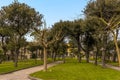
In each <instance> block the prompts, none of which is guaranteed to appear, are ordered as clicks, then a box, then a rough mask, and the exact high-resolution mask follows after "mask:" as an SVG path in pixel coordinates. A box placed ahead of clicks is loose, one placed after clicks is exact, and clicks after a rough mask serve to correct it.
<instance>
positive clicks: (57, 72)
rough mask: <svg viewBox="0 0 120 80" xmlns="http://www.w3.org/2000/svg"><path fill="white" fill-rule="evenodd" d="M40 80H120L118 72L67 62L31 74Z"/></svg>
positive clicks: (87, 64) (119, 72)
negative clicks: (45, 70)
mask: <svg viewBox="0 0 120 80" xmlns="http://www.w3.org/2000/svg"><path fill="white" fill-rule="evenodd" d="M31 76H33V77H37V78H41V79H42V80H120V71H116V70H113V69H109V68H106V69H105V68H102V67H101V66H95V65H93V64H91V63H85V62H83V63H77V62H75V60H74V62H67V63H65V64H59V65H57V66H54V67H52V68H49V69H48V71H47V72H44V71H40V72H36V73H33V74H31Z"/></svg>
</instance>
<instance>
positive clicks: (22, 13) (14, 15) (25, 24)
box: [0, 1, 42, 67]
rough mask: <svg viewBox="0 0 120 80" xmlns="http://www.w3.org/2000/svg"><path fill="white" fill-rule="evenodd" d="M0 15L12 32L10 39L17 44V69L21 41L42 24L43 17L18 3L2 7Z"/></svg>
mask: <svg viewBox="0 0 120 80" xmlns="http://www.w3.org/2000/svg"><path fill="white" fill-rule="evenodd" d="M0 14H1V15H2V18H3V19H2V20H3V22H4V23H5V25H6V26H7V27H9V30H10V31H12V32H11V35H10V37H11V38H12V39H14V40H12V41H13V42H14V44H15V45H14V55H15V67H17V63H18V55H19V49H20V48H21V46H20V44H19V41H20V40H21V39H23V37H24V35H26V34H27V33H28V32H29V31H30V30H32V29H33V28H35V27H37V26H40V25H41V24H42V21H41V19H42V15H41V14H39V13H38V12H36V11H35V9H34V8H31V7H30V6H28V5H26V4H24V3H19V2H17V1H15V2H13V3H12V4H10V5H8V6H4V7H2V9H1V11H0Z"/></svg>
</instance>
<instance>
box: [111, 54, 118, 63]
mask: <svg viewBox="0 0 120 80" xmlns="http://www.w3.org/2000/svg"><path fill="white" fill-rule="evenodd" d="M116 58H117V54H116V53H114V54H113V60H112V61H113V62H116Z"/></svg>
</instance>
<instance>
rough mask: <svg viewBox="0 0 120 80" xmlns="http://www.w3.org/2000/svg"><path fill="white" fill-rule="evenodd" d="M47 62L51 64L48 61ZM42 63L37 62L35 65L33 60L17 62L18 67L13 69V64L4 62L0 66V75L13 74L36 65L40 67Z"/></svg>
mask: <svg viewBox="0 0 120 80" xmlns="http://www.w3.org/2000/svg"><path fill="white" fill-rule="evenodd" d="M49 62H52V61H51V60H49ZM42 64H43V61H40V60H37V62H36V63H35V60H25V61H19V62H18V67H14V63H13V62H4V63H2V64H0V74H4V73H8V72H13V71H16V70H21V69H24V68H29V67H34V66H38V65H42Z"/></svg>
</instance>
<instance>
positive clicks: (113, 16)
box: [84, 0, 120, 65]
mask: <svg viewBox="0 0 120 80" xmlns="http://www.w3.org/2000/svg"><path fill="white" fill-rule="evenodd" d="M113 4H114V5H113ZM119 4H120V1H119V0H92V1H90V2H89V3H88V5H87V6H86V9H85V11H84V13H85V14H86V15H87V16H96V17H98V18H99V20H101V21H103V22H104V24H105V25H106V27H105V28H104V30H105V31H106V33H107V32H109V31H110V32H111V33H112V34H113V39H114V43H115V46H116V52H117V55H118V61H119V65H120V51H119V47H118V43H117V34H116V32H115V31H114V30H115V29H117V28H118V27H119V24H120V5H119ZM106 33H105V34H106Z"/></svg>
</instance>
